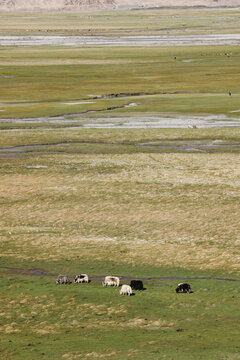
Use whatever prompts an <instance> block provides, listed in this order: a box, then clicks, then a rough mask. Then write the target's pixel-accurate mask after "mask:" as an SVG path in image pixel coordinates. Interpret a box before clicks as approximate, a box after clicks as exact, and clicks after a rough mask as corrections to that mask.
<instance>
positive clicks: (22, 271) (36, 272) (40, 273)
mask: <svg viewBox="0 0 240 360" xmlns="http://www.w3.org/2000/svg"><path fill="white" fill-rule="evenodd" d="M0 269H1V270H7V271H9V272H12V273H14V274H19V275H29V276H44V277H57V275H58V274H50V273H47V272H45V271H44V270H40V269H22V268H13V267H2V266H0ZM70 277H72V278H73V275H72V276H70ZM104 277H105V275H93V276H90V275H89V278H90V279H91V280H93V281H100V280H102V279H104ZM121 279H122V280H126V281H130V280H134V279H139V280H142V281H154V280H178V281H179V280H187V281H190V280H217V281H232V282H240V279H232V278H220V277H207V276H202V277H192V276H189V277H188V276H186V277H180V276H160V277H138V278H136V277H134V276H131V277H129V276H121Z"/></svg>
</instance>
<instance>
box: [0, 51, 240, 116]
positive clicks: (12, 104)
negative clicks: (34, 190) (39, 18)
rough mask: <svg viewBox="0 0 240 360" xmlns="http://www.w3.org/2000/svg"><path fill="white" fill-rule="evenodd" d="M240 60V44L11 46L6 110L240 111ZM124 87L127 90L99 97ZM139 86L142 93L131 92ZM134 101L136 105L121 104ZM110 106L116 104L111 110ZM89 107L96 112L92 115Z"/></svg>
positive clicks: (5, 61) (0, 60) (4, 70)
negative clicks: (94, 46) (229, 94)
mask: <svg viewBox="0 0 240 360" xmlns="http://www.w3.org/2000/svg"><path fill="white" fill-rule="evenodd" d="M225 54H229V56H226V55H225ZM174 56H176V57H177V59H176V60H175V59H174ZM185 60H187V61H190V62H187V63H186V62H184V61H185ZM239 64H240V63H239V47H237V46H225V47H223V46H221V47H219V46H211V47H206V46H204V47H201V46H200V47H199V46H197V47H172V48H164V47H163V48H162V47H149V48H145V49H144V48H134V49H131V48H124V47H123V48H115V49H111V48H110V49H109V48H76V49H73V48H55V47H50V48H47V47H43V48H42V47H41V48H27V51H26V50H25V48H22V47H20V48H7V47H3V48H2V50H1V52H0V66H1V69H0V78H1V83H0V91H1V102H0V110H1V111H0V116H1V117H2V118H31V117H42V116H43V117H44V116H58V115H62V114H75V117H76V116H78V117H80V118H81V117H86V116H91V117H98V116H99V112H98V111H96V110H104V109H105V111H101V116H104V117H105V116H117V115H118V116H125V115H128V116H131V115H134V114H137V115H139V114H140V116H142V115H147V114H151V115H153V114H155V115H156V114H159V113H161V114H165V115H167V114H171V113H183V114H226V115H227V116H229V117H230V118H231V117H233V116H234V117H239V114H240V112H239V110H240V109H239V96H240V95H239V94H240V92H239V82H240V79H239V74H240V68H239ZM229 90H231V92H232V97H231V98H229V96H228V91H229ZM118 93H125V96H124V97H113V98H105V99H94V96H96V95H107V94H118ZM137 93H140V96H129V95H130V94H133V95H134V94H137ZM144 93H147V94H148V95H144ZM129 103H136V106H133V107H130V108H129V107H128V108H124V107H123V108H121V109H118V107H119V106H120V107H121V106H124V105H127V104H129ZM108 107H116V109H113V110H110V111H107V110H106V109H107V108H108ZM89 110H91V111H92V112H90V113H89V114H85V112H86V111H89Z"/></svg>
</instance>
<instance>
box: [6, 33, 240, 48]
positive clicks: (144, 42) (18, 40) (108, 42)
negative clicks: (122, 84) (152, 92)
mask: <svg viewBox="0 0 240 360" xmlns="http://www.w3.org/2000/svg"><path fill="white" fill-rule="evenodd" d="M239 44H240V34H211V35H184V36H181V35H179V36H167V35H161V36H119V37H107V36H106V37H104V36H0V46H96V45H99V46H154V45H156V46H192V45H239Z"/></svg>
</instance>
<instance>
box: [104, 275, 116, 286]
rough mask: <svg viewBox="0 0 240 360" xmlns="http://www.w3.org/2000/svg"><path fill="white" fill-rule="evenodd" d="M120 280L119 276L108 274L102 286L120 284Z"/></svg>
mask: <svg viewBox="0 0 240 360" xmlns="http://www.w3.org/2000/svg"><path fill="white" fill-rule="evenodd" d="M119 285H120V280H119V278H118V277H117V276H106V277H105V279H104V281H103V282H102V286H119Z"/></svg>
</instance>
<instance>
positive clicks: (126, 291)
mask: <svg viewBox="0 0 240 360" xmlns="http://www.w3.org/2000/svg"><path fill="white" fill-rule="evenodd" d="M120 295H128V296H131V295H132V288H131V286H130V285H122V288H121V290H120Z"/></svg>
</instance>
